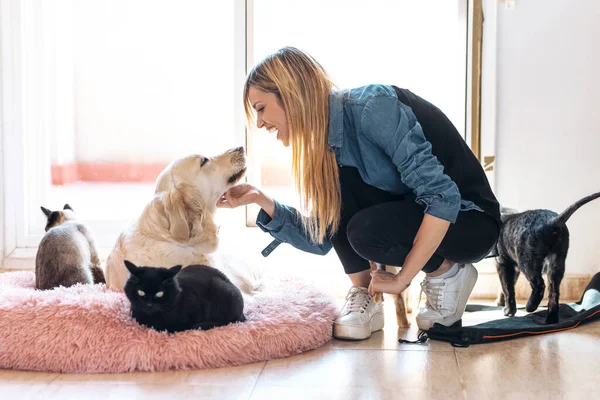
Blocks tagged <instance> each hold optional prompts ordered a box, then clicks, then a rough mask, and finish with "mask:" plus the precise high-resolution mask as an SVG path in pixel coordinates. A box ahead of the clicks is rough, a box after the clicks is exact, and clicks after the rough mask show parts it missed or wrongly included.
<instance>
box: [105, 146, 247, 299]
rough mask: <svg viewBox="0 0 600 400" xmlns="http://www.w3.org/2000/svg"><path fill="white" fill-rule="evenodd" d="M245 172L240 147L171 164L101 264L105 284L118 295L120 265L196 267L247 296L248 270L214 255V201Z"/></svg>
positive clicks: (122, 277)
mask: <svg viewBox="0 0 600 400" xmlns="http://www.w3.org/2000/svg"><path fill="white" fill-rule="evenodd" d="M245 172H246V158H245V155H244V149H243V148H242V147H238V148H235V149H231V150H228V151H226V152H225V153H223V154H221V155H219V156H217V157H214V158H208V157H204V156H201V155H190V156H187V157H184V158H181V159H177V160H175V161H173V162H171V164H169V165H168V166H167V167H166V168H165V169H164V170H163V171H162V172H161V173H160V175H159V176H158V178H157V180H156V190H155V195H154V198H153V199H152V200H151V201H150V202H149V203H148V204H147V205H146V207H145V208H144V210H143V212H142V214H141V215H140V217H139V218H138V219H137V220H136V221H135V222H134V223H133V224H132V225H131V226H130V227H129V228H128V229H126V230H124V231H123V232H122V233H121V234H120V235H119V237H118V239H117V242H116V244H115V246H114V248H113V250H112V251H111V253H110V255H109V256H108V259H107V261H106V284H107V285H108V286H111V287H113V288H116V289H119V290H123V287H124V285H125V282H126V281H127V279H128V278H129V272H128V271H127V268H126V267H125V263H124V261H125V260H128V261H130V262H132V263H134V264H136V265H143V266H150V267H166V268H170V267H172V266H173V265H183V266H184V267H186V266H189V265H194V264H201V265H209V266H211V267H214V268H217V269H219V270H220V271H221V272H223V273H224V274H225V275H227V277H228V278H229V279H230V280H231V281H232V282H233V283H234V285H236V286H237V287H238V288H239V289H240V290H241V291H242V292H244V293H252V292H253V291H254V290H255V289H256V285H257V283H256V282H255V280H254V278H253V276H252V273H251V272H250V271H249V270H248V268H245V266H244V265H238V266H236V265H231V264H232V263H230V262H227V261H224V260H225V259H224V258H223V257H220V256H219V255H218V254H215V251H216V250H217V246H218V243H219V240H218V231H219V228H218V227H217V225H216V224H215V222H214V214H215V211H216V204H217V201H218V199H219V198H220V197H221V196H222V195H223V194H224V193H225V192H226V191H227V190H228V189H229V188H230V187H232V186H234V185H235V184H236V183H238V182H239V180H240V179H241V178H242V177H243V176H244V174H245Z"/></svg>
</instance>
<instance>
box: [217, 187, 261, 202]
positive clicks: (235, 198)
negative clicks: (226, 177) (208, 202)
mask: <svg viewBox="0 0 600 400" xmlns="http://www.w3.org/2000/svg"><path fill="white" fill-rule="evenodd" d="M259 196H260V190H258V189H257V188H255V187H254V186H252V185H249V184H247V183H240V184H239V185H236V186H234V187H232V188H231V189H229V190H228V191H227V192H225V194H223V196H221V198H220V199H219V201H217V207H219V208H236V207H239V206H245V205H248V204H252V203H256V202H257V200H258V197H259Z"/></svg>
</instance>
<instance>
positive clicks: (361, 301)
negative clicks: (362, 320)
mask: <svg viewBox="0 0 600 400" xmlns="http://www.w3.org/2000/svg"><path fill="white" fill-rule="evenodd" d="M372 299H373V297H372V296H371V295H370V294H369V292H368V291H367V289H364V288H357V287H353V288H352V289H350V291H349V292H348V295H347V296H346V304H344V307H343V308H342V312H341V313H340V315H346V314H350V313H353V312H360V313H364V312H365V310H366V309H367V307H368V306H369V304H370V303H371V300H372Z"/></svg>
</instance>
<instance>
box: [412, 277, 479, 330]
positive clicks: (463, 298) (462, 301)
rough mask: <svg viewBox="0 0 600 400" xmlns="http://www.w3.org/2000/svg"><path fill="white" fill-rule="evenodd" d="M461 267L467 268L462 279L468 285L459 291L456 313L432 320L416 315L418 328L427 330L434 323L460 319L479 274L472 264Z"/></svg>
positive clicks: (452, 322) (441, 323)
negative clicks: (464, 277)
mask: <svg viewBox="0 0 600 400" xmlns="http://www.w3.org/2000/svg"><path fill="white" fill-rule="evenodd" d="M463 268H468V270H467V271H466V273H467V274H468V275H467V277H466V279H465V281H464V287H468V288H469V290H464V291H462V292H461V293H460V296H459V297H458V304H457V306H456V313H455V314H453V315H449V316H447V317H446V318H444V319H442V320H439V321H433V320H429V319H428V320H422V319H419V317H418V316H417V318H416V320H417V326H418V327H419V329H420V330H422V331H428V330H429V329H431V327H432V326H433V325H434V324H440V325H444V326H452V325H454V324H455V323H456V322H457V321H460V320H461V318H462V315H463V314H464V312H465V308H467V302H468V301H469V296H471V293H472V292H473V288H474V287H475V284H476V283H477V278H478V276H479V273H478V272H477V270H476V269H475V267H473V266H472V265H469V266H468V267H467V266H465V267H463Z"/></svg>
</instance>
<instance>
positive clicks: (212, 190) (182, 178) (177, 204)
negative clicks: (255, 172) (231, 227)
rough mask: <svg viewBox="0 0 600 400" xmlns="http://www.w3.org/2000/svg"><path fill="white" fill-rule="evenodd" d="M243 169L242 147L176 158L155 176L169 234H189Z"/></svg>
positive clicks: (181, 238) (179, 236) (180, 237)
mask: <svg viewBox="0 0 600 400" xmlns="http://www.w3.org/2000/svg"><path fill="white" fill-rule="evenodd" d="M245 172H246V157H245V154H244V148H243V147H237V148H235V149H231V150H228V151H226V152H225V153H223V154H220V155H218V156H216V157H210V158H209V157H205V156H201V155H198V154H194V155H190V156H187V157H184V158H180V159H177V160H175V161H173V162H172V163H171V164H169V165H168V166H167V167H166V168H165V169H164V170H163V171H162V172H161V173H160V175H159V176H158V178H157V180H156V191H155V193H156V195H157V198H159V199H161V202H162V204H163V206H164V214H165V217H166V219H167V220H168V222H169V231H170V234H171V236H172V237H173V238H174V239H176V240H178V241H185V240H188V239H189V238H190V235H191V233H192V230H193V227H194V225H195V224H201V223H202V218H203V216H204V214H206V213H207V212H208V213H212V212H214V210H215V208H216V204H217V201H218V200H219V198H220V197H221V196H222V195H223V194H224V193H225V192H226V191H227V190H228V189H229V188H231V187H232V186H234V185H235V184H236V183H238V182H239V181H240V179H242V177H243V176H244V173H245Z"/></svg>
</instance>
